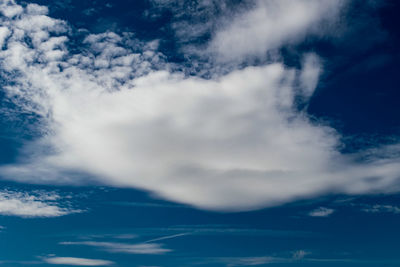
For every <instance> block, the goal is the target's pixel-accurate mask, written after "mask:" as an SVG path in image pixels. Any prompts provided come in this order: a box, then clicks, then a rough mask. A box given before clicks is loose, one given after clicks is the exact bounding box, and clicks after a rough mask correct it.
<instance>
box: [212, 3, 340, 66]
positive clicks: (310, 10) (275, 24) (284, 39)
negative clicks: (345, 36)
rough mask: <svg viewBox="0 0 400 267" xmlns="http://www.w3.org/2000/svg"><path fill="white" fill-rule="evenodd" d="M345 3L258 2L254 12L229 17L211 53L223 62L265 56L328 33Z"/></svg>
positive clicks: (215, 35) (221, 27) (249, 11)
mask: <svg viewBox="0 0 400 267" xmlns="http://www.w3.org/2000/svg"><path fill="white" fill-rule="evenodd" d="M346 2H347V1H345V0H336V1H331V0H257V1H255V4H254V6H253V8H251V9H249V10H248V11H247V12H244V13H242V14H240V15H237V16H233V18H232V17H229V18H228V19H226V22H225V23H222V25H223V26H220V27H219V30H218V31H216V33H215V34H214V36H213V39H212V41H211V43H210V46H209V49H210V50H211V51H212V52H215V53H216V55H217V56H219V58H220V59H221V60H228V61H230V60H242V59H244V58H245V57H248V56H258V57H260V56H261V57H262V56H265V54H266V52H268V51H272V50H274V49H279V48H280V47H281V46H283V45H287V44H295V43H297V42H300V41H301V40H303V39H304V37H305V36H306V35H308V34H322V33H324V32H325V33H326V32H327V29H326V28H329V27H328V26H329V25H331V24H334V23H335V20H336V19H337V18H338V15H339V12H340V10H341V9H342V8H343V7H344V5H345V3H346Z"/></svg>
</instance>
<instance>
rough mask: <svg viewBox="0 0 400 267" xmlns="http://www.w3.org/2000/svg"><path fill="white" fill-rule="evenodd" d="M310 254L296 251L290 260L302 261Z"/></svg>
mask: <svg viewBox="0 0 400 267" xmlns="http://www.w3.org/2000/svg"><path fill="white" fill-rule="evenodd" d="M309 254H311V253H310V252H307V251H305V250H297V251H295V252H293V256H292V258H293V259H295V260H301V259H303V258H304V257H305V256H307V255H309Z"/></svg>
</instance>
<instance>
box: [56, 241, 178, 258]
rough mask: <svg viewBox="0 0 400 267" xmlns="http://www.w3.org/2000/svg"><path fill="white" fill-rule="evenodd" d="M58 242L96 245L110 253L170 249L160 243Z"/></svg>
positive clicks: (152, 252)
mask: <svg viewBox="0 0 400 267" xmlns="http://www.w3.org/2000/svg"><path fill="white" fill-rule="evenodd" d="M60 244H61V245H80V246H90V247H97V248H100V249H102V250H105V251H107V252H110V253H127V254H153V255H155V254H157V255H158V254H165V253H167V252H170V251H172V250H170V249H166V248H162V245H161V244H156V243H141V244H126V243H114V242H97V241H83V242H61V243H60Z"/></svg>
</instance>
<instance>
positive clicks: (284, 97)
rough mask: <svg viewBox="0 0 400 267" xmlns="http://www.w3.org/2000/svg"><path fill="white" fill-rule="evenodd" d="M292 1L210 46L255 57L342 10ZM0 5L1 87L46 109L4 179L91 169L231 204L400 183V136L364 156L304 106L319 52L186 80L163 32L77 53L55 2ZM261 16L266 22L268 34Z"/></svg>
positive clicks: (185, 197)
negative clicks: (53, 11) (170, 58)
mask: <svg viewBox="0 0 400 267" xmlns="http://www.w3.org/2000/svg"><path fill="white" fill-rule="evenodd" d="M336 2H337V3H341V1H335V3H336ZM270 3H275V4H274V5H272V6H268V5H269V4H270ZM282 3H283V2H282ZM282 3H281V2H280V1H267V2H262V1H257V5H261V6H262V8H261V10H256V9H254V10H253V9H251V10H250V11H249V12H250V13H246V14H243V16H239V17H237V18H236V17H235V18H234V21H233V23H232V26H227V28H222V29H221V30H220V31H218V32H216V34H215V35H214V37H213V38H212V40H211V41H210V43H209V45H210V47H214V48H213V49H212V50H213V51H219V52H218V53H222V56H224V55H228V54H229V56H231V55H232V56H234V55H237V56H238V57H239V56H246V55H248V54H249V53H250V54H252V55H254V56H257V55H258V54H259V53H264V52H265V51H266V50H268V49H273V47H280V46H281V45H283V44H286V43H290V42H292V41H293V40H301V39H302V38H304V36H306V35H307V33H309V32H310V30H311V28H314V27H316V25H320V24H319V23H320V22H321V23H322V21H325V20H324V18H325V14H327V13H329V16H331V15H332V16H334V14H338V12H339V11H338V10H339V9H340V5H339V4H338V6H336V5H335V4H334V3H333V2H331V1H297V2H296V3H294V2H293V1H284V3H291V4H290V5H288V6H286V5H284V4H282ZM270 8H272V10H276V11H277V12H278V14H280V15H279V19H280V18H282V19H284V21H283V22H284V25H285V27H284V29H285V31H282V32H280V31H278V29H276V27H271V26H268V25H270V24H274V23H272V22H274V21H275V19H276V18H275V15H274V13H273V12H271V11H270ZM331 9H332V10H334V12H331ZM1 10H2V14H3V16H2V17H1V25H2V26H1V27H0V33H1V34H0V37H1V39H0V41H1V43H2V44H3V46H2V49H1V51H0V59H1V69H2V72H1V78H2V79H3V81H5V82H6V84H5V85H4V86H3V89H4V90H5V92H6V94H7V97H8V98H9V99H10V101H12V102H13V103H14V105H16V106H17V107H18V108H19V109H22V110H24V112H28V113H30V114H36V115H37V116H38V117H39V121H40V122H39V123H38V125H37V130H38V132H39V133H40V136H41V138H39V139H37V140H35V141H33V142H31V143H30V146H29V149H28V148H27V149H26V150H24V151H22V155H23V156H24V157H23V160H22V161H21V162H19V163H17V164H11V165H7V166H2V167H1V168H0V174H1V176H2V177H5V178H8V179H14V180H18V181H29V182H42V183H76V184H79V183H85V182H87V176H84V175H79V174H80V173H84V174H89V175H90V176H91V177H93V179H94V180H95V181H96V182H99V183H103V184H107V185H112V186H122V187H134V188H138V189H143V190H146V191H150V192H152V193H154V195H156V196H157V197H160V198H164V199H168V200H171V201H175V202H181V203H185V204H189V205H193V206H196V207H199V208H203V209H210V210H223V211H227V210H228V211H238V210H251V209H258V208H262V207H268V206H274V205H280V204H282V203H287V202H289V201H293V200H297V199H300V198H308V197H311V196H316V195H320V194H324V193H326V192H339V193H347V194H364V193H370V192H377V191H378V192H393V191H398V190H399V189H400V188H399V186H398V185H397V182H398V179H399V172H400V164H399V157H398V155H399V153H398V151H400V146H399V145H397V144H395V145H393V146H390V147H388V146H386V147H381V148H379V149H378V150H379V151H378V152H379V153H374V156H373V157H371V158H369V159H368V161H357V159H358V158H357V157H359V155H343V154H341V153H340V151H339V147H340V145H341V141H340V134H339V133H338V132H337V131H336V130H335V129H333V128H332V127H330V126H329V125H326V124H323V123H321V122H315V121H313V120H311V119H310V118H309V116H308V114H307V113H306V112H305V111H299V110H298V109H297V101H298V99H302V101H304V102H305V103H307V101H308V100H309V98H310V97H311V96H312V94H313V92H314V90H315V86H316V84H317V82H318V76H319V74H320V73H321V72H322V71H323V66H322V65H321V61H320V60H319V59H318V56H317V55H315V54H312V53H311V54H309V53H308V54H304V55H303V61H302V64H301V66H299V67H298V68H289V67H286V66H285V65H284V64H283V62H281V61H279V59H278V60H275V61H273V62H270V63H268V64H265V65H261V66H249V67H243V66H241V65H240V64H239V65H234V68H233V69H229V71H221V72H217V74H216V75H215V77H214V76H213V77H214V78H212V79H204V78H200V76H201V75H200V76H199V77H196V76H189V77H188V76H185V74H184V73H185V72H184V71H178V69H179V68H175V67H174V66H173V65H172V64H168V63H166V62H165V59H164V57H163V55H162V54H161V53H160V52H158V42H157V41H153V42H141V41H139V40H136V39H134V38H133V37H132V36H133V34H130V33H124V34H117V33H113V32H106V33H101V34H90V33H88V34H87V35H86V36H85V38H83V39H84V41H83V42H82V43H81V47H82V50H81V51H76V50H70V49H69V48H68V47H69V46H68V44H69V41H68V40H69V39H70V37H71V36H70V35H71V34H74V32H73V31H72V30H71V29H70V28H69V26H68V23H67V22H65V21H62V20H57V19H54V18H51V17H49V16H48V15H47V14H48V11H47V8H46V7H43V6H39V5H35V4H27V5H26V6H22V5H18V4H17V3H16V2H15V1H11V0H8V1H4V2H2V3H1ZM297 10H300V11H301V12H299V14H297V13H296V12H297ZM253 13H254V14H255V15H256V16H255V18H256V20H253V19H252V16H250V15H249V14H253ZM295 13H296V14H295ZM291 14H292V15H293V14H294V15H296V16H291ZM249 16H250V17H249ZM257 23H258V24H257ZM260 25H263V27H261V29H262V30H263V31H264V26H265V29H269V30H268V31H267V32H261V33H259V32H258V30H257V29H258V28H259V26H260ZM274 25H276V24H274ZM321 25H322V24H321ZM310 27H311V28H310ZM248 29H249V31H247V30H248ZM253 29H254V30H253ZM233 31H238V32H243V33H244V34H245V35H244V37H242V39H243V40H246V41H248V42H249V44H251V46H249V47H246V46H245V45H240V43H238V46H237V49H239V50H233V51H232V53H231V54H230V53H227V52H226V51H227V50H228V49H229V47H230V46H232V44H233V43H237V42H235V40H232V38H233V37H232V38H231V37H229V34H228V33H230V32H233ZM225 35H226V36H227V39H226V38H223V36H225ZM265 35H266V36H267V37H268V36H269V37H268V38H267V37H266V38H264V37H263V36H265ZM219 36H222V37H219ZM232 36H233V35H232ZM228 37H229V38H228ZM256 37H260V39H259V40H258V39H257V38H256ZM254 38H256V39H254ZM293 38H294V39H293ZM225 41H227V42H225ZM253 41H254V42H253ZM269 42H272V43H269ZM253 44H254V47H253V46H252V45H253ZM224 47H225V48H224ZM235 47H236V46H235ZM235 49H236V48H235ZM210 53H211V52H210ZM211 54H212V53H211ZM223 66H224V65H223V64H222V65H221V66H220V67H221V68H223ZM182 68H184V67H181V68H180V69H182ZM221 73H225V74H221ZM393 151H395V153H393ZM375 152H376V151H375ZM393 155H394V156H393ZM71 173H78V175H71Z"/></svg>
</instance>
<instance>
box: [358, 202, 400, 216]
mask: <svg viewBox="0 0 400 267" xmlns="http://www.w3.org/2000/svg"><path fill="white" fill-rule="evenodd" d="M362 211H365V212H369V213H393V214H400V207H397V206H392V205H379V204H376V205H372V206H367V207H364V208H363V209H362Z"/></svg>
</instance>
